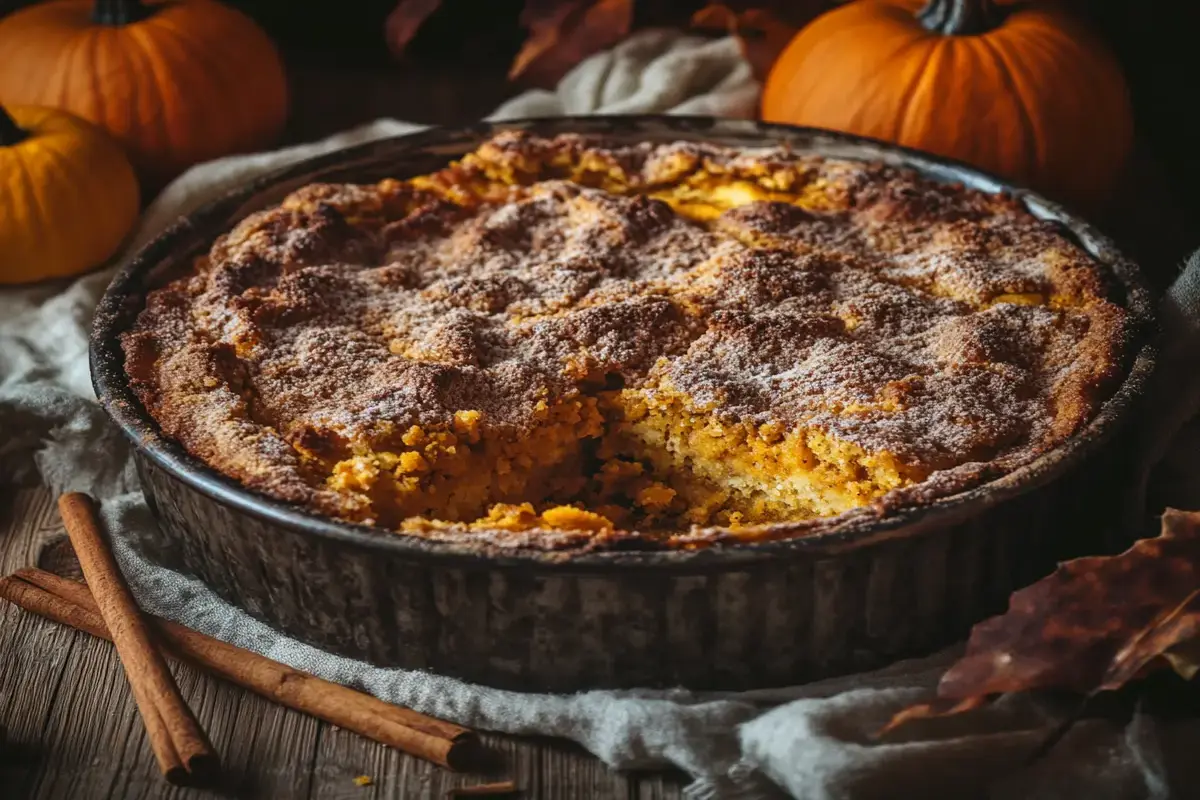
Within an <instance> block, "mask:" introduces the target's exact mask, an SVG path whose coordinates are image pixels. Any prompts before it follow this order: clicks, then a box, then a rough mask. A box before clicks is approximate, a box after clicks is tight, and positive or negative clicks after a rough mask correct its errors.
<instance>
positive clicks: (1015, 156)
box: [762, 0, 1133, 209]
mask: <svg viewBox="0 0 1200 800" xmlns="http://www.w3.org/2000/svg"><path fill="white" fill-rule="evenodd" d="M762 115H763V117H764V119H767V120H769V121H773V122H787V123H792V124H796V125H812V126H816V127H822V128H832V129H835V130H841V131H848V132H850V133H856V134H859V135H863V136H871V137H875V138H878V139H884V140H887V141H890V142H896V143H898V144H902V145H906V146H908V147H914V148H917V149H921V150H926V151H929V152H932V153H936V154H939V155H943V156H948V157H950V158H955V159H959V160H961V161H965V162H968V163H970V164H973V165H975V166H978V167H980V168H982V169H984V170H987V171H990V172H993V173H995V174H997V175H1001V176H1003V177H1006V178H1010V179H1012V180H1014V181H1017V182H1019V183H1023V184H1027V185H1031V186H1033V187H1035V188H1038V189H1040V190H1042V191H1044V192H1046V193H1047V194H1049V195H1051V196H1054V197H1057V198H1059V199H1062V200H1064V201H1068V202H1072V203H1075V204H1078V205H1080V206H1082V207H1083V208H1086V209H1096V208H1099V207H1101V206H1102V205H1103V203H1104V202H1105V201H1106V200H1107V199H1108V197H1109V196H1111V193H1112V190H1113V188H1114V186H1115V183H1116V181H1117V178H1118V174H1119V172H1120V171H1121V168H1122V166H1123V164H1124V162H1125V159H1126V157H1127V156H1128V154H1129V150H1130V148H1131V146H1132V140H1133V116H1132V110H1131V107H1130V101H1129V95H1128V90H1127V88H1126V84H1125V80H1124V78H1123V76H1122V74H1121V70H1120V67H1119V65H1118V64H1117V62H1116V60H1115V59H1114V57H1113V56H1112V55H1111V54H1110V52H1109V51H1108V49H1107V48H1106V47H1105V46H1104V44H1103V43H1102V42H1101V41H1100V40H1099V39H1098V38H1097V37H1096V36H1095V35H1094V34H1093V33H1092V32H1091V31H1089V30H1088V29H1087V28H1086V27H1085V26H1084V25H1083V24H1081V23H1080V22H1079V21H1078V20H1077V19H1075V18H1074V17H1072V16H1071V15H1070V14H1069V13H1067V12H1066V11H1064V10H1063V9H1061V8H1059V7H1055V6H1053V5H1050V4H1037V5H1027V6H1020V7H1012V6H1010V5H1007V4H1006V5H1004V6H1001V5H1000V4H997V3H995V2H992V1H991V0H929V2H928V3H927V4H925V5H923V6H922V5H921V3H920V2H919V0H858V1H857V2H851V3H848V4H846V5H844V6H841V7H839V8H837V9H834V10H832V11H829V12H827V13H826V14H824V15H823V16H821V17H818V18H817V19H816V20H814V21H813V22H812V23H810V24H809V25H808V26H807V27H806V28H804V29H803V30H801V31H800V33H798V34H797V35H796V37H795V38H794V39H793V40H792V41H791V43H790V44H789V45H788V46H787V47H786V48H785V49H784V51H783V53H782V54H781V55H780V57H779V59H778V61H776V62H775V64H774V66H773V67H772V69H771V72H770V74H769V75H768V76H767V80H766V83H765V86H764V89H763V99H762Z"/></svg>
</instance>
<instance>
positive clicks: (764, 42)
mask: <svg viewBox="0 0 1200 800" xmlns="http://www.w3.org/2000/svg"><path fill="white" fill-rule="evenodd" d="M733 5H745V4H726V3H712V2H710V3H709V4H708V5H706V6H704V8H701V9H700V10H699V11H697V12H696V13H695V14H693V15H692V27H694V28H698V29H700V30H723V31H728V32H729V33H730V34H731V35H732V36H735V37H737V40H738V44H739V45H740V46H741V49H742V55H743V56H744V57H745V59H746V60H747V61H748V62H750V67H751V69H752V70H753V71H754V77H755V78H757V79H758V80H760V81H761V80H763V79H764V78H766V76H767V72H768V71H770V69H771V65H772V64H774V63H775V59H777V58H778V57H779V54H780V53H782V52H783V48H785V47H787V45H788V42H790V41H791V40H792V37H794V36H795V35H796V32H797V31H799V30H800V29H801V28H803V27H804V26H805V25H807V24H808V23H809V22H811V21H812V20H813V19H815V18H816V17H817V15H819V14H820V13H821V12H823V11H826V10H828V9H829V8H830V7H831V6H832V5H834V3H832V2H829V0H802V1H800V2H797V1H796V0H791V1H790V2H779V1H778V0H776V2H758V3H754V4H753V5H752V7H750V8H733V7H732V6H733Z"/></svg>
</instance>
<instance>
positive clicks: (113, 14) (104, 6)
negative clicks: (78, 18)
mask: <svg viewBox="0 0 1200 800" xmlns="http://www.w3.org/2000/svg"><path fill="white" fill-rule="evenodd" d="M153 13H154V10H153V9H151V8H147V7H146V4H145V3H143V2H142V0H96V5H94V6H92V22H94V23H96V24H97V25H130V24H132V23H134V22H141V21H142V20H144V19H145V18H146V17H149V16H150V15H151V14H153Z"/></svg>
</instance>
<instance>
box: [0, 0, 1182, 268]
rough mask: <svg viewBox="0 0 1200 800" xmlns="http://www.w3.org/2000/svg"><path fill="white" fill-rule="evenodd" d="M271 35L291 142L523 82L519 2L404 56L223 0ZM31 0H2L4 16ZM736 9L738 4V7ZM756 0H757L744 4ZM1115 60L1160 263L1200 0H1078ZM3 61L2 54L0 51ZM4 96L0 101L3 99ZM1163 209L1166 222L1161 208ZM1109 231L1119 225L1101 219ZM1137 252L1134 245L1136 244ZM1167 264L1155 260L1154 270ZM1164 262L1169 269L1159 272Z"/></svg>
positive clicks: (662, 6)
mask: <svg viewBox="0 0 1200 800" xmlns="http://www.w3.org/2000/svg"><path fill="white" fill-rule="evenodd" d="M227 2H230V4H232V5H235V6H237V7H239V8H241V9H242V10H243V11H245V12H246V13H248V14H249V15H250V16H252V17H253V18H255V19H256V20H257V21H258V22H259V23H260V24H261V25H262V26H263V27H264V28H265V29H266V30H267V31H268V32H269V33H270V34H271V35H272V37H273V38H274V39H275V41H276V42H277V43H278V44H279V45H280V47H281V49H282V50H283V52H284V54H285V58H286V60H287V62H288V69H289V77H290V80H291V82H292V84H293V91H292V112H291V123H290V126H289V131H288V139H289V140H290V141H302V140H307V139H312V138H315V137H319V136H323V135H326V134H328V133H332V132H334V131H336V130H339V129H342V128H345V127H348V126H350V125H354V124H356V123H360V122H365V121H369V120H371V119H375V118H378V117H381V116H393V117H397V118H401V119H407V120H412V121H417V122H426V123H437V124H454V123H458V122H466V121H469V120H472V119H478V118H479V117H481V116H483V115H486V114H487V113H489V112H490V111H491V110H492V109H493V108H494V107H495V106H496V105H497V104H498V103H499V102H500V101H502V100H503V99H505V98H506V97H509V96H511V95H513V94H516V93H517V92H518V91H520V90H521V89H523V88H526V87H525V86H522V85H520V84H513V83H510V82H509V81H508V80H507V79H506V77H505V75H506V72H507V68H508V65H509V63H510V62H511V60H512V57H513V55H514V54H515V53H516V52H517V49H518V48H519V46H520V44H521V42H522V41H523V39H524V35H525V34H524V31H523V30H522V29H521V28H520V26H519V23H518V18H519V15H520V11H521V8H522V6H523V5H524V0H442V6H441V8H440V9H439V10H438V11H437V12H435V13H434V15H433V16H432V17H430V19H429V20H427V22H426V23H425V25H424V26H423V27H422V28H421V30H420V32H419V33H418V35H417V37H416V39H415V40H414V41H413V42H412V44H411V46H410V47H409V50H408V52H407V53H406V55H405V56H404V58H403V59H400V60H397V59H395V58H393V57H392V56H391V55H390V54H389V52H388V48H387V44H386V41H385V39H384V21H385V19H386V17H387V15H388V13H389V12H390V11H391V10H392V8H393V7H394V5H395V0H340V2H326V1H318V0H227ZM27 4H29V0H0V12H4V11H6V10H11V9H13V8H16V7H18V6H21V5H27ZM703 4H704V3H703V0H677V1H674V2H671V1H669V0H638V2H637V5H636V6H635V8H636V9H637V14H636V17H635V26H638V25H649V24H664V23H666V24H670V23H675V24H681V23H682V22H684V21H686V20H687V18H688V17H689V15H690V12H691V11H692V10H694V9H695V8H698V7H699V6H701V5H703ZM734 5H737V4H736V3H735V4H734ZM741 5H754V3H752V2H751V3H745V2H743V3H741ZM1074 5H1075V6H1076V10H1077V12H1078V13H1082V14H1084V15H1086V16H1088V17H1089V18H1090V19H1091V21H1092V23H1093V24H1094V26H1095V27H1096V28H1097V30H1098V31H1099V32H1100V33H1101V35H1102V36H1103V37H1104V38H1105V39H1106V40H1107V41H1108V42H1109V44H1110V46H1111V47H1112V49H1113V50H1114V52H1115V53H1116V54H1117V57H1118V58H1119V59H1120V61H1121V63H1122V65H1123V67H1124V69H1125V73H1126V76H1127V78H1128V81H1129V84H1130V91H1131V94H1132V98H1133V102H1134V107H1135V117H1136V123H1137V130H1138V138H1139V155H1138V165H1137V167H1136V169H1137V170H1139V171H1141V172H1142V173H1145V175H1146V176H1148V177H1147V179H1145V180H1139V181H1135V182H1134V183H1133V184H1132V188H1131V189H1130V190H1129V193H1130V194H1131V195H1133V196H1130V197H1126V198H1124V202H1123V203H1122V204H1121V209H1120V211H1119V212H1118V213H1119V214H1122V215H1125V216H1135V215H1136V216H1140V217H1142V218H1143V219H1141V220H1139V222H1138V223H1137V224H1138V225H1139V226H1141V227H1144V225H1143V222H1144V218H1145V217H1152V218H1156V219H1163V220H1164V225H1163V233H1162V235H1161V236H1158V237H1154V238H1157V239H1160V240H1161V241H1156V242H1153V243H1152V244H1158V245H1161V247H1160V250H1161V252H1159V253H1155V256H1154V257H1155V259H1156V260H1160V261H1161V260H1163V259H1178V258H1180V257H1182V256H1183V255H1184V253H1185V251H1186V250H1187V249H1189V248H1191V247H1195V246H1200V224H1197V223H1198V222H1200V193H1198V192H1197V191H1196V189H1195V188H1194V187H1196V186H1197V185H1200V157H1198V156H1197V152H1198V150H1200V148H1198V146H1197V144H1196V143H1195V142H1196V139H1197V128H1200V114H1198V113H1196V111H1194V110H1193V103H1195V102H1197V100H1196V99H1194V98H1197V94H1198V93H1197V89H1198V88H1200V4H1197V3H1194V2H1192V1H1191V0H1126V1H1124V2H1118V1H1116V0H1075V2H1074ZM3 57H4V54H3V53H0V59H2V58H3ZM0 99H2V98H0ZM1168 217H1171V219H1170V221H1169V224H1167V222H1166V218H1168ZM1105 224H1106V225H1107V226H1108V227H1109V229H1110V230H1112V229H1113V226H1114V225H1115V226H1116V227H1117V228H1118V229H1119V228H1120V226H1121V224H1122V221H1121V220H1119V219H1118V220H1116V221H1115V222H1114V221H1111V220H1106V221H1105ZM1135 255H1136V254H1135ZM1163 269H1168V268H1166V267H1163V266H1161V265H1160V266H1159V269H1158V270H1150V271H1152V272H1154V271H1161V270H1163ZM1168 271H1169V269H1168Z"/></svg>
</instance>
